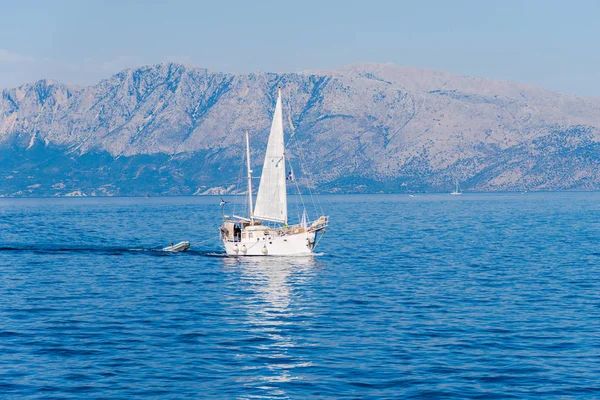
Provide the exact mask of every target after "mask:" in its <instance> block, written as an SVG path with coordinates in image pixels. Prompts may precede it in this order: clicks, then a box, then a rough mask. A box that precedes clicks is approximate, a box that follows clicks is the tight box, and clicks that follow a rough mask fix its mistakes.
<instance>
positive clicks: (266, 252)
mask: <svg viewBox="0 0 600 400" xmlns="http://www.w3.org/2000/svg"><path fill="white" fill-rule="evenodd" d="M315 236H316V232H301V233H296V234H290V235H284V236H266V235H265V236H263V237H258V238H253V239H246V238H242V240H241V241H239V242H234V241H232V240H223V245H224V247H225V252H226V253H227V255H229V256H308V255H311V254H312V253H313V250H314V248H315Z"/></svg>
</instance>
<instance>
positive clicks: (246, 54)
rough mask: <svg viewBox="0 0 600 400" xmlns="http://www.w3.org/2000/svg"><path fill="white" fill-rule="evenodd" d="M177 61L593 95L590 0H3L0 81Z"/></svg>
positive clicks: (595, 16)
mask: <svg viewBox="0 0 600 400" xmlns="http://www.w3.org/2000/svg"><path fill="white" fill-rule="evenodd" d="M167 61H177V62H182V63H185V64H189V65H195V66H198V67H203V68H209V69H211V70H215V71H223V72H255V71H268V72H296V71H304V70H314V69H329V68H335V67H340V66H344V65H348V64H352V63H357V62H392V63H394V64H398V65H404V66H414V67H423V68H430V69H439V70H444V71H449V72H454V73H458V74H462V75H470V76H478V77H488V78H495V79H505V80H512V81H517V82H521V83H529V84H534V85H537V86H541V87H544V88H547V89H550V90H553V91H556V92H560V93H566V94H575V95H580V96H600V1H597V0H570V1H565V0H563V1H555V0H545V1H542V0H520V1H513V0H477V1H472V0H447V1H444V0H412V1H404V0H396V1H393V0H392V1H384V0H364V1H354V0H345V1H327V0H320V1H314V0H305V1H283V0H280V1H260V0H254V1H252V0H244V1H238V0H229V1H227V0H220V1H202V0H169V1H166V0H164V1H153V0H120V1H112V0H106V1H99V0H88V1H86V0H52V1H39V0H38V1H32V0H19V1H17V0H0V88H6V87H13V86H17V85H20V84H23V83H26V82H32V81H35V80H39V79H44V78H49V79H55V80H58V81H61V82H65V83H73V84H82V85H88V84H94V83H97V82H98V81H100V80H101V79H103V78H106V77H108V76H110V75H111V74H114V73H117V72H119V71H121V70H123V69H125V68H130V67H136V66H140V65H146V64H156V63H161V62H167Z"/></svg>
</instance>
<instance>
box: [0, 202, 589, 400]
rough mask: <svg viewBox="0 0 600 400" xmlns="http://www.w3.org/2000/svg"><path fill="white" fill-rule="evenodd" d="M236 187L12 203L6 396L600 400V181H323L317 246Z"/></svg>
mask: <svg viewBox="0 0 600 400" xmlns="http://www.w3.org/2000/svg"><path fill="white" fill-rule="evenodd" d="M226 200H229V201H230V203H228V204H226V205H225V209H224V210H222V209H221V207H220V206H219V202H220V198H219V197H213V196H206V197H163V198H160V197H157V198H42V199H9V198H3V199H0V398H2V399H92V398H94V399H134V398H135V399H138V398H140V399H146V398H147V399H197V398H218V399H238V398H239V399H254V398H268V399H271V398H274V399H280V398H281V399H287V398H290V399H306V398H352V399H359V398H360V399H366V398H376V399H379V398H477V399H493V398H502V399H507V398H543V399H551V398H600V279H599V278H600V240H599V239H600V193H597V192H578V193H575V192H568V193H562V192H560V193H538V192H529V193H504V194H502V193H500V194H470V193H466V194H463V195H461V196H451V195H449V194H417V195H414V197H411V196H409V195H383V194H382V195H328V196H321V197H320V206H319V207H322V208H323V209H324V210H325V212H326V214H328V215H329V216H330V221H331V222H330V227H329V228H328V230H327V232H326V234H325V235H324V236H323V237H322V239H321V240H320V242H319V244H318V247H317V253H316V254H315V256H314V257H306V258H278V257H269V258H262V257H258V258H248V259H245V258H233V257H227V256H225V254H224V253H223V250H222V249H221V247H220V244H219V238H218V224H219V223H220V221H221V218H222V214H223V213H229V212H231V209H233V208H234V207H237V206H240V207H243V205H242V204H241V203H240V204H237V203H238V202H241V201H242V200H241V199H239V198H235V197H227V198H226ZM292 203H294V202H293V201H292V202H291V204H292ZM297 205H298V204H297V203H296V205H295V206H294V205H293V204H292V206H291V209H294V210H295V209H297V208H298V207H297ZM294 207H295V208H294ZM308 211H309V213H310V212H311V209H310V208H309V209H308ZM318 211H320V210H318ZM239 212H243V211H239ZM291 213H292V214H294V215H295V213H296V211H293V212H291ZM313 213H314V212H313ZM182 240H188V241H190V242H191V245H192V247H191V249H190V251H189V252H186V253H179V254H174V253H166V252H163V251H161V248H162V247H164V246H167V245H168V244H169V243H171V242H175V243H176V242H179V241H182Z"/></svg>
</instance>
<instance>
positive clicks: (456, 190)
mask: <svg viewBox="0 0 600 400" xmlns="http://www.w3.org/2000/svg"><path fill="white" fill-rule="evenodd" d="M455 183H456V187H455V188H454V192H452V193H450V194H453V195H455V196H457V195H460V194H462V192H461V191H460V186H459V185H458V179H456V180H455Z"/></svg>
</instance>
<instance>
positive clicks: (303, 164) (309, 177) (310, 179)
mask: <svg viewBox="0 0 600 400" xmlns="http://www.w3.org/2000/svg"><path fill="white" fill-rule="evenodd" d="M288 108H289V113H288V122H289V124H290V129H291V130H292V134H291V135H290V138H291V139H293V140H294V142H295V143H296V147H297V149H298V155H299V157H300V163H299V164H300V170H301V171H302V173H303V174H304V175H305V176H306V177H307V189H308V193H309V195H310V199H311V202H312V204H313V208H314V209H315V214H316V215H315V217H318V216H319V212H318V210H317V206H316V202H315V198H314V196H313V193H312V189H311V185H312V184H313V182H314V178H313V177H312V175H311V174H310V172H309V171H308V170H307V168H306V158H305V157H304V152H303V149H302V146H301V145H300V141H299V140H298V139H297V137H296V136H297V135H296V133H297V132H296V127H295V126H294V124H293V123H292V117H291V115H292V106H291V102H290V101H289V99H288ZM298 190H299V189H298ZM317 200H318V201H319V207H320V209H321V215H323V214H324V213H323V207H322V206H321V202H320V200H319V199H318V198H317ZM303 204H304V202H303ZM305 208H306V207H305Z"/></svg>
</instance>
